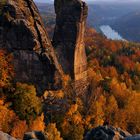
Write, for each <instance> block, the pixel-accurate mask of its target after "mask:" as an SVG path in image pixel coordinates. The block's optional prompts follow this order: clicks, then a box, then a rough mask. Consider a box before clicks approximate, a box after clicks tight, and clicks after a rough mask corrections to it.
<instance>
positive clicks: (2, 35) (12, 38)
mask: <svg viewBox="0 0 140 140" xmlns="http://www.w3.org/2000/svg"><path fill="white" fill-rule="evenodd" d="M0 8H1V9H0V14H1V15H0V48H4V49H7V50H8V51H9V52H11V53H12V54H13V56H14V61H13V63H14V67H15V74H16V75H15V80H16V81H20V82H26V83H31V84H34V85H36V87H37V89H38V91H39V92H40V91H44V90H46V89H58V88H61V82H62V79H61V76H62V73H63V72H62V70H61V67H60V65H59V63H58V61H57V58H56V55H55V52H54V49H53V47H52V44H51V41H50V39H49V38H48V35H47V33H46V30H45V28H44V25H43V23H42V19H41V17H40V15H39V12H38V9H37V7H36V5H35V4H34V2H33V1H32V0H5V1H1V2H0Z"/></svg>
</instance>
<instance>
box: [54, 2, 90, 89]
mask: <svg viewBox="0 0 140 140" xmlns="http://www.w3.org/2000/svg"><path fill="white" fill-rule="evenodd" d="M54 5H55V12H56V27H55V31H54V37H53V44H54V47H55V49H56V52H57V56H58V59H59V62H60V63H61V65H62V67H63V70H64V72H65V73H66V74H70V75H71V77H72V79H74V80H75V81H76V82H75V83H76V87H77V88H78V87H79V86H81V83H82V85H83V84H84V83H87V58H86V53H85V46H84V32H85V24H86V18H87V13H88V7H87V5H86V3H85V2H82V1H81V0H55V2H54Z"/></svg>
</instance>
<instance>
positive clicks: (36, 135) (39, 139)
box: [23, 131, 47, 140]
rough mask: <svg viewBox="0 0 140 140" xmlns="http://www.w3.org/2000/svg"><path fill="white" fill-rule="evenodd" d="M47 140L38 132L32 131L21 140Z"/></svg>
mask: <svg viewBox="0 0 140 140" xmlns="http://www.w3.org/2000/svg"><path fill="white" fill-rule="evenodd" d="M33 139H34V140H47V136H45V135H44V134H43V133H42V132H40V131H32V132H28V133H25V134H24V138H23V140H33Z"/></svg>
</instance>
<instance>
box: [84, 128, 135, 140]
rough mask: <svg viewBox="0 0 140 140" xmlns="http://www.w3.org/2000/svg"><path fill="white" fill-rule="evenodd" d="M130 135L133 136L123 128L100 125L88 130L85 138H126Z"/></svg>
mask: <svg viewBox="0 0 140 140" xmlns="http://www.w3.org/2000/svg"><path fill="white" fill-rule="evenodd" d="M129 136H131V134H129V133H128V132H126V131H123V130H121V129H120V128H114V127H112V126H99V127H97V128H94V129H92V130H91V131H90V132H88V133H87V135H86V137H85V140H124V138H126V137H129ZM126 140H127V139H126ZM132 140H133V139H132Z"/></svg>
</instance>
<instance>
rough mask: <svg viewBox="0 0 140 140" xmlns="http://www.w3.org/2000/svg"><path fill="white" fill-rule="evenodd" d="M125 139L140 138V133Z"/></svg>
mask: <svg viewBox="0 0 140 140" xmlns="http://www.w3.org/2000/svg"><path fill="white" fill-rule="evenodd" d="M125 140H140V134H139V135H135V136H130V137H127V138H125Z"/></svg>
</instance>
